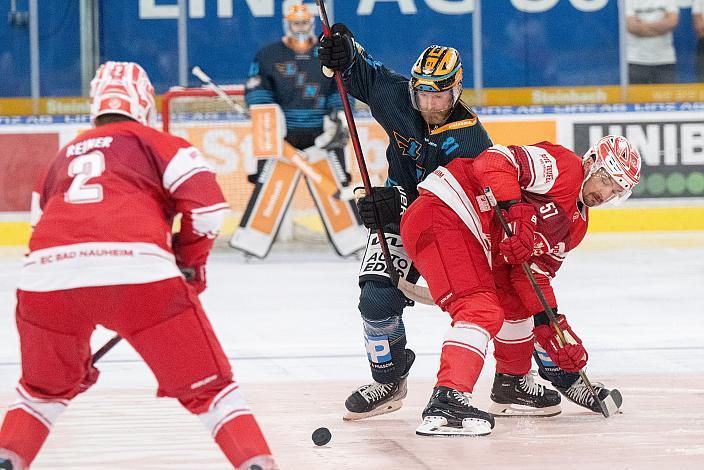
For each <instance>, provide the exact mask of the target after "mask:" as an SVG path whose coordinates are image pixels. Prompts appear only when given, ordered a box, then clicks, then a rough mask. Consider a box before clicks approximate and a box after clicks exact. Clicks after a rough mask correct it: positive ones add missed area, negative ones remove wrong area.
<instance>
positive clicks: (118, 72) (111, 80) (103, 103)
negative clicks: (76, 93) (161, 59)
mask: <svg viewBox="0 0 704 470" xmlns="http://www.w3.org/2000/svg"><path fill="white" fill-rule="evenodd" d="M90 97H91V105H90V118H91V122H93V123H95V118H97V117H98V116H102V115H105V114H121V115H123V116H127V117H129V118H132V119H134V120H135V121H137V122H139V123H141V124H144V125H146V126H152V127H153V126H154V124H155V123H156V103H155V100H154V87H153V86H152V84H151V82H150V81H149V76H147V72H145V71H144V69H143V68H142V67H141V66H140V65H139V64H136V63H134V62H112V61H109V62H105V63H104V64H102V65H101V66H100V67H99V68H98V71H97V72H96V73H95V78H93V80H92V81H91V82H90Z"/></svg>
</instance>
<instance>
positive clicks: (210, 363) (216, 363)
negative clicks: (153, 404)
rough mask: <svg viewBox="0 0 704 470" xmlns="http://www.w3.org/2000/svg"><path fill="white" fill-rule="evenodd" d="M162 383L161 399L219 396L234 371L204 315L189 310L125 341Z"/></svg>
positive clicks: (160, 383)
mask: <svg viewBox="0 0 704 470" xmlns="http://www.w3.org/2000/svg"><path fill="white" fill-rule="evenodd" d="M126 339H127V340H128V341H129V342H130V344H132V346H133V347H134V348H135V350H136V351H137V352H138V353H139V355H140V356H142V358H143V359H144V361H145V362H146V363H147V365H148V366H149V368H150V369H151V370H152V372H153V373H154V375H155V377H156V379H157V381H158V382H159V391H158V395H159V396H166V397H174V398H179V399H182V398H183V399H186V398H188V397H190V396H191V395H197V394H200V393H207V391H208V390H211V389H213V390H215V393H217V391H218V390H220V389H221V388H222V387H224V386H225V385H226V384H227V383H229V382H231V381H232V369H231V368H230V364H229V362H228V360H227V357H226V356H225V353H224V352H223V350H222V348H221V347H220V343H219V342H218V340H217V338H216V337H215V334H214V332H213V331H212V327H211V326H210V323H209V322H208V320H207V318H206V317H205V315H204V314H203V312H202V311H200V310H199V309H197V308H196V310H187V311H185V312H183V313H180V314H178V315H175V316H173V317H171V318H168V319H167V320H165V321H163V322H161V323H158V324H156V325H153V326H151V327H150V328H147V329H145V330H142V331H140V332H139V333H137V334H135V335H132V336H130V337H126Z"/></svg>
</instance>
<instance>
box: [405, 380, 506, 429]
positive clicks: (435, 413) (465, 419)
mask: <svg viewBox="0 0 704 470" xmlns="http://www.w3.org/2000/svg"><path fill="white" fill-rule="evenodd" d="M471 397H472V395H471V394H469V393H462V392H459V391H457V390H455V389H454V388H450V387H442V386H440V387H435V389H434V390H433V395H432V396H431V397H430V401H429V402H428V406H426V407H425V409H424V410H423V422H422V423H420V426H418V428H417V429H416V434H418V435H420V436H486V435H487V434H490V433H491V430H492V429H493V427H494V417H493V416H491V415H490V414H489V413H487V412H485V411H482V410H479V409H477V408H475V407H473V406H472V405H471V404H470V403H469V399H470V398H471Z"/></svg>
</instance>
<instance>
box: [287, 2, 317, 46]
mask: <svg viewBox="0 0 704 470" xmlns="http://www.w3.org/2000/svg"><path fill="white" fill-rule="evenodd" d="M314 26H315V18H314V17H313V15H312V14H311V12H310V10H309V9H308V7H307V6H306V5H303V4H301V3H296V4H294V5H293V6H291V8H289V9H288V11H287V12H286V14H285V15H284V34H285V40H286V42H287V43H289V45H290V46H292V47H294V48H296V49H300V48H303V49H306V48H308V47H310V46H311V45H312V44H313V42H315V39H316V38H315V32H314V31H313V29H314Z"/></svg>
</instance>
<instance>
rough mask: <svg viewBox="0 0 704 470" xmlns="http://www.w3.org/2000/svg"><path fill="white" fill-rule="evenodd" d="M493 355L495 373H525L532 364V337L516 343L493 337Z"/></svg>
mask: <svg viewBox="0 0 704 470" xmlns="http://www.w3.org/2000/svg"><path fill="white" fill-rule="evenodd" d="M494 357H495V358H496V372H497V373H499V374H511V375H526V374H527V373H528V371H530V366H531V365H532V362H531V360H532V357H533V337H532V336H531V337H530V338H529V339H528V340H527V341H524V342H516V343H503V342H501V341H499V340H498V339H494Z"/></svg>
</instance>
